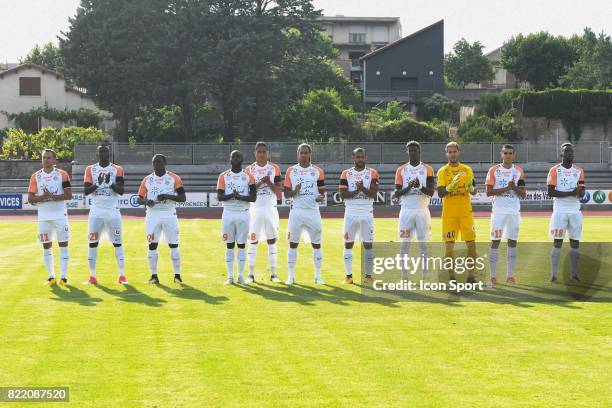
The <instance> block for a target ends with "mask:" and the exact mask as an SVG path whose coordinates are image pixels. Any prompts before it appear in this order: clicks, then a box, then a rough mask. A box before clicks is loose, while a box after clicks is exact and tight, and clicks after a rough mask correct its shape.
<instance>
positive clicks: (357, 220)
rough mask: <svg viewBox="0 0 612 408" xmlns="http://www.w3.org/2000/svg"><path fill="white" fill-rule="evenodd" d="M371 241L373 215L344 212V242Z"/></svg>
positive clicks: (372, 239) (372, 237)
mask: <svg viewBox="0 0 612 408" xmlns="http://www.w3.org/2000/svg"><path fill="white" fill-rule="evenodd" d="M356 240H360V241H361V242H373V241H374V216H373V215H372V214H369V215H352V214H347V213H346V212H345V213H344V242H355V241H356Z"/></svg>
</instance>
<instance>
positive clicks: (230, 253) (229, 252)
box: [225, 248, 234, 279]
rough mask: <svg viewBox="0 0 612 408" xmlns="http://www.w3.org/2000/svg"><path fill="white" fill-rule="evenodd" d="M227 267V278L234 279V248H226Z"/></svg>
mask: <svg viewBox="0 0 612 408" xmlns="http://www.w3.org/2000/svg"><path fill="white" fill-rule="evenodd" d="M225 269H227V278H228V279H234V249H233V248H232V249H229V248H227V249H226V250H225Z"/></svg>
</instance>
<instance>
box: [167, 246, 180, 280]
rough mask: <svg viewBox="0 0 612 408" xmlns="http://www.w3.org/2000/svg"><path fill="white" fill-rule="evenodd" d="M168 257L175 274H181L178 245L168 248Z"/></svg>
mask: <svg viewBox="0 0 612 408" xmlns="http://www.w3.org/2000/svg"><path fill="white" fill-rule="evenodd" d="M170 259H171V260H172V269H173V270H174V274H175V275H180V274H181V251H179V249H178V247H176V248H170Z"/></svg>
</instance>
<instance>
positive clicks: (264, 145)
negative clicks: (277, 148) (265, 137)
mask: <svg viewBox="0 0 612 408" xmlns="http://www.w3.org/2000/svg"><path fill="white" fill-rule="evenodd" d="M260 147H265V148H266V150H268V151H269V150H270V148H269V147H268V144H267V143H266V142H257V143H255V150H257V149H259V148H260Z"/></svg>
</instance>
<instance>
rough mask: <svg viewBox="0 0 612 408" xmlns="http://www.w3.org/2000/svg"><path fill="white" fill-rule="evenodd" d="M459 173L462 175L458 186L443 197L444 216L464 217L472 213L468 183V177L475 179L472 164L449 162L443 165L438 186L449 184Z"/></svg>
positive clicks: (439, 172) (439, 173)
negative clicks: (455, 164) (452, 163)
mask: <svg viewBox="0 0 612 408" xmlns="http://www.w3.org/2000/svg"><path fill="white" fill-rule="evenodd" d="M457 174H459V175H460V176H461V179H460V180H459V184H457V188H456V189H455V190H453V192H451V193H448V194H447V195H446V196H444V197H443V198H442V217H463V216H468V215H471V214H472V201H471V199H470V192H469V191H468V190H467V185H466V182H467V180H468V179H470V178H471V179H472V180H473V179H474V172H473V171H472V168H471V167H470V166H467V165H465V164H463V163H459V165H457V166H451V165H449V164H447V165H445V166H442V167H441V168H440V170H438V187H446V186H447V185H449V184H450V183H451V182H452V181H453V179H454V178H455V176H456V175H457Z"/></svg>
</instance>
